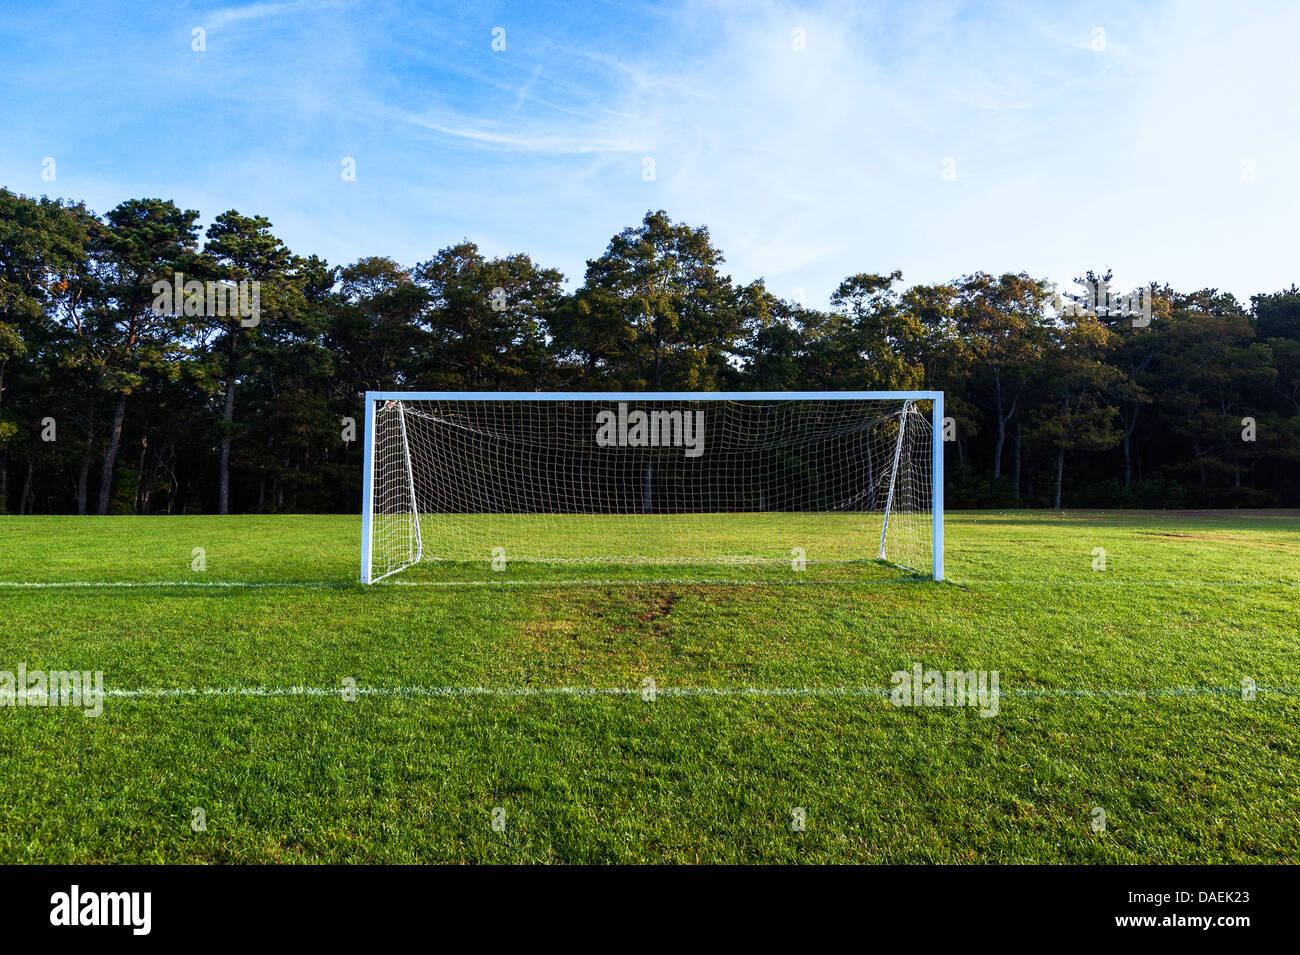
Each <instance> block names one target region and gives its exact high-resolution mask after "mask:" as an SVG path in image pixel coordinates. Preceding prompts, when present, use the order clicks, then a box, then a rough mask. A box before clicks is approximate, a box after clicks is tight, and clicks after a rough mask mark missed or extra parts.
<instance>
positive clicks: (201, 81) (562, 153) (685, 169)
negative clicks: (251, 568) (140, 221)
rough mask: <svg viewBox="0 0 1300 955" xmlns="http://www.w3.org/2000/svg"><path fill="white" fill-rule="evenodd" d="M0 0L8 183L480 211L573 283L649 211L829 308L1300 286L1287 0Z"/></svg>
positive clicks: (475, 226)
mask: <svg viewBox="0 0 1300 955" xmlns="http://www.w3.org/2000/svg"><path fill="white" fill-rule="evenodd" d="M0 11H2V15H0V84H2V85H3V90H4V95H3V96H0V130H2V131H3V135H2V136H0V185H4V186H7V187H8V188H10V189H13V190H16V191H19V192H23V193H26V194H29V195H37V194H48V195H57V196H63V197H69V198H77V199H84V200H86V201H87V202H88V203H89V204H90V206H91V207H92V208H94V209H96V210H98V211H101V212H104V211H107V210H108V209H110V208H111V207H112V206H114V205H116V204H117V203H118V202H121V201H122V200H124V199H127V198H131V197H141V196H161V197H164V198H169V199H174V200H175V201H176V202H177V203H178V204H180V205H182V206H184V207H187V208H195V209H198V210H199V211H200V212H201V213H202V214H203V218H204V221H205V222H208V221H210V220H211V219H212V217H213V216H214V215H216V214H217V213H219V212H221V211H224V210H226V209H231V208H234V209H238V210H239V211H241V212H243V213H246V214H253V213H258V214H262V215H265V216H267V217H268V218H269V219H270V220H271V221H272V222H273V223H274V225H275V229H276V232H277V234H279V235H280V236H282V237H283V238H284V239H285V240H286V241H287V242H288V243H289V245H290V247H291V248H292V249H293V250H294V251H296V252H300V253H303V254H306V253H309V252H316V253H319V254H321V255H323V256H325V257H326V258H327V259H329V260H330V261H331V262H333V263H346V262H349V261H353V260H355V259H356V258H358V257H360V256H363V255H388V256H391V257H392V258H395V259H397V260H398V261H400V262H403V263H405V264H408V265H413V264H415V263H416V262H418V261H421V260H423V259H426V258H428V257H429V256H430V255H432V254H433V253H434V252H435V251H436V250H437V249H439V248H442V247H444V246H446V245H449V244H451V243H453V242H456V241H459V240H460V239H462V238H469V239H472V240H474V241H476V242H477V243H479V245H480V247H481V248H482V249H483V250H484V251H485V252H486V253H488V254H493V255H497V254H507V253H510V252H515V251H525V252H528V253H529V254H530V255H532V256H533V257H534V259H536V260H537V261H539V262H541V263H542V264H545V265H548V266H554V267H556V268H559V269H561V270H562V271H563V272H564V273H565V274H566V276H567V277H568V278H569V279H570V281H571V282H580V281H581V278H582V274H583V271H584V268H585V260H586V259H588V258H591V257H595V256H597V255H599V254H600V253H601V251H603V249H604V247H605V246H606V244H607V243H608V241H609V238H610V237H611V236H612V235H613V234H614V233H616V232H617V231H619V230H620V229H622V228H624V227H626V226H629V225H634V224H636V223H637V222H639V221H640V219H641V217H642V215H643V214H644V213H645V211H646V210H647V209H657V208H663V209H666V210H668V212H669V213H670V214H671V215H672V216H673V218H674V219H677V220H680V221H685V222H688V223H690V224H692V225H707V226H709V228H710V231H711V233H712V235H713V237H714V240H715V242H716V244H717V245H718V246H719V247H720V248H721V249H722V250H723V252H724V253H725V255H726V258H727V270H728V271H729V272H730V273H731V274H732V275H733V276H734V277H735V278H736V279H737V280H739V281H750V280H752V279H754V278H757V277H759V276H763V277H765V278H766V280H767V283H768V285H769V287H770V288H771V289H772V290H773V291H775V292H777V293H778V294H781V295H783V296H787V297H792V298H801V299H802V300H804V301H805V302H807V304H809V305H814V306H824V305H825V304H826V299H827V297H828V296H829V294H830V292H831V291H832V290H833V289H834V287H835V286H836V285H837V284H838V282H839V281H840V280H841V279H842V278H843V277H845V276H846V275H849V274H852V273H855V272H862V271H877V272H887V271H890V270H893V269H901V270H902V271H903V274H904V279H905V280H906V281H907V282H909V283H910V282H921V281H939V280H944V279H949V278H953V277H956V276H958V275H960V274H963V273H966V272H970V271H974V270H977V269H984V270H987V271H1001V270H1008V269H1009V270H1017V271H1018V270H1022V269H1023V270H1026V271H1028V272H1030V273H1031V274H1034V275H1039V276H1044V277H1048V278H1051V279H1053V280H1056V281H1058V282H1068V281H1069V279H1070V278H1072V277H1073V276H1075V275H1078V274H1081V273H1082V272H1083V271H1084V270H1086V269H1088V268H1106V267H1110V268H1113V269H1114V270H1115V273H1116V278H1117V280H1119V281H1120V282H1121V283H1137V282H1142V281H1149V280H1160V281H1169V282H1171V283H1173V284H1174V285H1175V286H1179V287H1187V288H1200V287H1203V286H1206V285H1210V286H1217V287H1219V288H1224V289H1227V290H1230V291H1233V292H1235V293H1237V294H1238V295H1240V296H1243V297H1245V296H1248V295H1249V294H1251V293H1252V292H1260V291H1268V290H1275V289H1278V288H1282V287H1286V286H1289V285H1290V284H1291V283H1292V282H1300V267H1298V261H1297V256H1296V248H1297V242H1296V238H1295V236H1296V226H1297V213H1300V185H1298V183H1297V171H1300V65H1298V64H1297V58H1296V53H1295V50H1294V43H1295V37H1296V36H1297V35H1300V4H1293V3H1277V4H1268V3H1253V2H1241V3H1215V4H1198V3H1193V2H1171V3H1143V2H1127V3H1117V4H1087V3H1068V2H1061V3H1050V2H1049V3H1041V4H1013V3H1005V4H992V3H942V2H936V3H926V4H916V5H912V4H901V3H882V4H869V3H825V4H793V3H791V4H786V3H765V2H761V0H757V2H747V3H746V2H738V3H692V4H676V3H667V4H643V3H635V2H617V3H614V2H607V3H590V4H579V3H547V2H534V3H520V4H492V3H485V4H471V3H448V4H434V3H362V2H350V0H337V2H331V0H286V2H267V3H253V4H220V3H213V4H192V3H187V2H176V3H156V4H150V3H131V4H121V5H114V4H98V5H97V4H85V3H66V4H63V3H43V4H31V3H29V2H26V0H24V2H12V0H4V2H3V3H0ZM196 28H202V29H203V30H204V31H205V39H206V50H205V51H202V52H196V51H194V50H193V49H192V48H191V47H192V43H193V31H194V30H195V29H196ZM496 28H502V29H504V31H505V33H504V38H505V49H504V50H497V51H494V50H493V48H492V43H493V31H494V30H495V29H496ZM1099 31H1100V32H1099ZM800 38H802V44H801V43H800V42H799V41H800ZM801 45H802V47H803V48H802V49H798V47H799V46H801ZM47 157H52V158H53V159H54V161H55V167H54V168H55V174H56V177H57V178H56V179H55V181H53V182H47V181H43V180H42V178H41V174H42V162H43V161H44V160H45V159H46V158H47ZM344 157H352V158H354V159H355V161H356V181H355V182H347V181H344V179H343V177H342V175H341V171H342V162H343V159H344ZM647 157H649V158H652V159H653V160H654V167H655V177H654V179H653V181H646V180H645V179H644V178H643V169H644V168H645V160H646V158H647Z"/></svg>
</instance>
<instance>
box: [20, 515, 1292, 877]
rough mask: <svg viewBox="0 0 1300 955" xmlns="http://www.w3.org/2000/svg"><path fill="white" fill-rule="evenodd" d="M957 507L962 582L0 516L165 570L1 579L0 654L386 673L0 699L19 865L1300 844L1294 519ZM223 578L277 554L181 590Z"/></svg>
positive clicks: (155, 665)
mask: <svg viewBox="0 0 1300 955" xmlns="http://www.w3.org/2000/svg"><path fill="white" fill-rule="evenodd" d="M947 528H948V552H947V570H948V575H949V577H950V581H949V582H947V583H945V584H934V583H932V582H928V581H918V580H909V579H906V578H902V577H900V576H899V575H897V574H895V573H893V572H890V571H888V570H886V569H884V568H881V567H878V566H876V565H872V564H860V565H844V564H833V565H817V564H813V565H810V568H809V570H808V571H807V572H805V573H804V574H795V573H794V572H793V571H790V570H787V569H784V568H782V567H780V566H779V565H778V566H770V565H768V566H759V567H732V566H728V567H724V568H718V567H714V566H698V565H692V566H681V567H678V566H660V565H654V566H651V567H639V568H627V567H618V566H598V567H592V566H587V565H574V566H568V565H565V566H561V567H555V566H549V567H548V566H536V565H532V566H528V565H522V564H512V565H511V566H510V567H509V569H508V570H507V571H506V572H504V573H502V574H493V573H492V572H490V571H488V570H486V569H485V568H482V567H475V566H464V565H456V566H450V567H448V566H445V565H443V566H426V565H421V566H420V567H418V568H414V569H412V571H409V572H407V573H405V574H402V575H399V576H398V577H397V578H395V579H396V580H399V581H401V580H407V581H411V582H418V583H424V584H428V585H430V586H414V587H413V586H404V585H400V584H399V585H383V584H381V585H378V586H376V587H372V588H362V587H360V586H358V585H355V584H353V583H352V581H353V580H354V578H355V577H356V573H357V566H356V565H357V554H358V550H359V541H360V530H359V521H358V520H357V519H356V518H344V517H238V518H216V517H192V518H71V517H69V518H4V519H0V581H5V582H8V583H11V584H12V583H18V582H45V583H55V584H57V583H60V582H64V583H66V582H83V583H91V582H96V581H99V582H120V583H125V582H134V583H143V582H150V583H153V582H162V581H171V582H174V584H176V585H175V586H150V587H61V586H56V587H44V588H20V587H12V586H5V587H0V611H2V612H0V670H5V669H8V670H13V669H16V667H17V664H18V663H20V662H22V663H25V664H26V666H27V667H28V668H29V669H44V670H56V669H78V670H102V671H103V672H104V681H105V685H106V687H107V688H108V689H109V690H119V691H120V690H166V689H175V688H197V689H204V688H223V689H224V688H259V687H260V688H267V689H274V688H280V689H287V688H291V687H315V688H336V687H341V686H342V685H343V681H344V680H345V679H347V678H350V679H352V680H355V681H356V684H358V685H359V686H361V687H363V688H378V689H387V690H394V691H396V692H392V693H383V694H373V695H367V694H363V695H361V696H360V697H358V698H357V699H356V700H353V701H347V700H344V699H342V698H341V697H338V696H317V695H305V694H298V695H280V696H249V695H222V696H178V697H138V696H133V697H120V696H113V697H110V698H109V699H108V700H107V701H106V702H105V708H104V713H103V715H102V716H101V717H99V718H97V719H87V718H85V717H83V716H82V715H81V714H80V712H79V711H77V710H74V709H66V708H61V709H35V708H24V709H14V708H9V707H4V708H0V862H300V861H301V862H341V861H354V862H361V861H391V862H417V861H429V862H435V861H437V862H441V861H453V862H459V861H482V862H509V861H560V862H610V861H627V862H632V861H648V862H657V861H668V862H697V861H698V862H728V861H788V862H794V861H819V862H930V861H938V862H968V861H972V862H973V861H985V862H1120V863H1131V862H1278V861H1286V862H1298V861H1300V734H1297V732H1296V729H1295V728H1296V726H1297V725H1300V634H1298V633H1297V620H1300V613H1297V605H1298V603H1300V513H1296V512H1276V511H1275V512H1249V511H1241V512H1213V513H1186V514H1179V513H1157V514H1148V513H1137V512H1098V513H1082V512H1071V513H1066V514H1047V513H1031V512H1011V513H990V512H983V513H969V514H956V515H951V516H950V517H949V519H948V522H947ZM826 543H827V544H832V543H834V542H832V541H828V542H826ZM195 547H202V548H204V551H205V554H206V561H207V569H206V570H205V571H202V572H196V571H192V570H191V569H190V565H191V561H192V560H193V556H192V552H193V549H194V548H195ZM817 547H818V542H816V541H814V542H813V544H812V545H811V546H809V548H808V549H809V557H810V558H813V559H815V557H816V553H817ZM1097 547H1102V548H1105V551H1106V567H1107V569H1106V571H1105V572H1095V571H1093V570H1092V569H1091V565H1092V563H1093V560H1094V556H1093V549H1094V548H1097ZM467 576H477V577H478V578H480V582H479V583H477V584H471V585H469V586H463V585H455V581H458V580H460V581H463V580H464V579H465V578H466V577H467ZM647 576H648V577H651V578H653V579H654V580H656V581H660V582H658V583H650V584H646V583H635V582H633V580H634V578H637V577H640V578H642V579H645V578H646V577H647ZM700 581H709V582H704V583H701V582H700ZM724 581H725V582H724ZM215 582H239V583H244V584H248V583H259V584H270V585H272V586H259V587H248V586H237V587H207V586H204V587H194V586H188V585H190V584H194V583H204V584H210V583H215ZM299 585H306V586H299ZM918 661H919V662H921V663H923V664H924V665H925V666H926V667H927V668H936V669H941V670H949V669H959V670H969V669H976V670H997V671H998V672H999V675H1000V683H1001V688H1002V690H1003V691H1004V693H1006V694H1007V696H1006V697H1005V698H1004V699H1003V700H1002V701H1001V709H1000V712H999V713H998V715H997V716H995V717H993V718H990V719H985V718H981V717H980V716H979V715H978V713H977V712H976V711H974V710H972V709H958V708H918V709H900V708H895V707H894V706H892V705H891V704H890V703H889V701H888V699H887V697H885V696H884V695H882V694H881V693H878V692H874V691H881V690H885V689H887V688H888V687H889V685H890V674H891V673H892V672H893V671H895V670H901V669H910V668H911V666H912V664H913V663H914V662H918ZM1245 677H1249V678H1251V679H1253V680H1254V681H1255V682H1256V683H1257V684H1258V686H1259V687H1260V688H1261V690H1260V692H1259V694H1258V697H1257V699H1255V700H1254V701H1250V702H1248V701H1245V700H1243V699H1241V695H1240V687H1241V685H1242V679H1243V678H1245ZM646 678H650V679H652V680H653V681H654V682H655V684H656V686H657V687H658V688H659V689H660V690H661V693H660V695H659V696H658V697H657V699H655V700H654V701H653V702H647V701H644V700H642V698H641V696H640V694H639V693H638V692H637V690H638V688H639V687H641V685H642V681H643V680H645V679H646ZM470 688H481V689H482V690H483V691H485V692H482V693H478V694H476V695H474V694H467V693H466V691H467V690H468V689H470ZM566 688H569V689H576V690H608V691H614V690H620V691H626V692H618V693H614V692H610V693H601V694H596V695H578V694H575V693H561V692H557V691H561V690H564V689H566ZM746 688H748V689H754V690H764V691H777V690H800V691H803V690H813V691H820V692H819V693H812V694H803V695H757V694H752V693H751V694H746V693H744V692H737V691H744V690H745V689H746ZM854 688H864V689H863V690H862V691H860V692H859V691H855V690H854ZM495 690H510V691H511V693H510V694H503V693H494V692H491V691H495ZM682 690H685V691H688V692H686V693H681V692H680V691H682ZM707 690H714V691H718V692H717V693H716V694H713V695H709V694H707V693H701V692H699V691H707ZM1144 691H1145V693H1146V695H1145V696H1144V695H1141V694H1142V693H1143V692H1144ZM1097 806H1100V807H1102V808H1104V810H1105V813H1106V823H1107V825H1106V830H1105V831H1104V832H1100V833H1098V832H1094V831H1093V830H1092V828H1091V823H1092V821H1093V815H1092V814H1093V809H1094V807H1097ZM194 807H202V808H203V809H204V810H205V811H206V815H207V831H206V832H199V833H196V832H193V831H192V830H191V828H190V821H191V813H192V810H193V809H194ZM495 807H501V808H503V809H504V810H505V813H506V828H505V831H504V832H498V831H494V829H493V828H492V825H491V822H492V811H493V809H494V808H495ZM795 807H801V808H803V809H804V810H805V811H806V816H807V828H806V830H805V831H802V832H796V831H793V830H792V829H791V825H790V820H791V810H792V809H793V808H795Z"/></svg>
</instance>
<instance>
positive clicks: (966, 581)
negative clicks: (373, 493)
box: [0, 577, 1300, 590]
mask: <svg viewBox="0 0 1300 955" xmlns="http://www.w3.org/2000/svg"><path fill="white" fill-rule="evenodd" d="M930 583H932V581H931V580H929V579H928V578H918V577H900V578H897V579H894V580H752V579H751V580H746V579H744V578H736V579H732V578H727V577H660V578H646V579H637V578H600V579H590V580H508V579H507V580H385V581H380V582H377V583H375V584H373V585H371V586H370V587H367V588H365V589H367V590H370V589H375V590H379V589H383V588H391V587H399V588H418V587H432V588H443V589H448V590H458V589H474V588H506V589H509V588H515V587H517V588H521V589H529V588H540V589H549V588H556V589H560V588H565V587H619V586H631V587H664V586H699V587H896V586H899V585H917V584H930ZM947 583H949V584H952V585H955V586H962V587H970V586H988V585H996V586H1004V585H1014V586H1032V587H1075V586H1079V587H1096V586H1108V587H1226V588H1246V589H1250V588H1269V587H1300V581H1294V580H1115V579H1110V580H1106V579H1097V580H1092V579H1086V578H1085V579H1071V578H1065V579H1061V580H1051V579H1044V578H980V577H950V578H949V579H948V581H947ZM169 588H181V589H218V590H220V589H229V590H239V589H249V590H274V589H284V590H292V589H297V588H318V589H324V590H353V589H357V590H359V589H362V588H361V585H360V584H356V583H340V582H338V581H329V580H297V581H276V580H265V581H257V580H32V581H27V580H2V581H0V590H150V589H154V590H157V589H169Z"/></svg>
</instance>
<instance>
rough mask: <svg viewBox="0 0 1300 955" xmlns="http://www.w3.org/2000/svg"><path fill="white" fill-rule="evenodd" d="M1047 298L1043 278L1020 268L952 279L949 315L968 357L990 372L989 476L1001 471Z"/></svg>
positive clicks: (1037, 353)
mask: <svg viewBox="0 0 1300 955" xmlns="http://www.w3.org/2000/svg"><path fill="white" fill-rule="evenodd" d="M1047 298H1048V289H1047V285H1046V283H1045V282H1043V281H1040V280H1038V279H1032V278H1030V277H1029V276H1028V275H1026V274H1024V273H1023V272H1022V273H1020V274H1019V275H1012V274H1010V273H1008V274H1004V275H1002V276H1000V277H996V278H995V277H994V276H992V275H989V274H987V273H984V272H976V273H974V274H972V275H967V276H965V277H963V278H962V279H960V280H959V281H958V283H957V302H956V305H955V312H954V319H955V325H956V329H957V332H958V334H960V335H961V336H962V337H963V338H965V340H966V343H967V346H968V347H969V349H970V354H971V358H972V360H973V361H974V362H975V363H976V364H977V365H978V366H980V367H982V368H983V369H984V371H985V373H986V374H987V375H988V376H989V379H990V381H991V383H992V387H993V408H992V411H993V418H994V424H995V426H996V429H997V431H996V437H995V441H994V447H993V477H994V479H997V478H999V477H1001V475H1002V449H1003V446H1004V445H1005V444H1006V438H1007V425H1008V424H1009V423H1010V422H1011V421H1012V420H1013V419H1014V418H1015V416H1016V411H1017V410H1018V408H1019V406H1020V398H1021V395H1022V394H1023V393H1024V391H1025V388H1026V387H1027V385H1028V384H1029V382H1030V381H1031V380H1032V378H1033V376H1034V374H1035V372H1036V371H1037V369H1038V366H1039V363H1040V361H1041V359H1042V355H1043V347H1044V334H1045V328H1046V323H1047V317H1046V313H1045V309H1044V306H1045V304H1046V302H1047Z"/></svg>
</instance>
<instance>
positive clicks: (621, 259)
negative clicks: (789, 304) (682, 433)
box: [564, 210, 757, 391]
mask: <svg viewBox="0 0 1300 955" xmlns="http://www.w3.org/2000/svg"><path fill="white" fill-rule="evenodd" d="M722 261H723V258H722V253H721V252H719V251H718V250H717V249H715V248H714V247H713V244H712V242H711V240H710V238H709V230H708V229H707V228H703V227H701V228H691V227H690V226H688V225H683V224H674V223H673V222H672V221H671V220H670V219H669V218H668V214H667V213H666V212H664V211H663V210H659V211H658V212H647V213H646V216H645V219H644V220H643V221H642V223H641V225H640V226H639V227H636V228H629V229H624V230H623V231H622V232H620V233H619V234H618V235H616V236H614V238H613V239H611V240H610V243H609V247H608V248H607V249H606V250H605V254H604V255H602V256H601V257H600V258H598V259H591V260H589V261H588V262H587V275H586V281H585V283H584V286H583V289H582V291H580V293H579V296H580V303H579V305H580V307H579V308H577V309H576V310H575V311H574V313H573V315H572V316H571V317H572V319H573V321H574V323H575V324H574V325H571V326H570V327H568V328H567V329H565V330H564V337H565V339H566V341H567V342H570V343H572V344H573V345H574V346H578V347H582V346H591V345H593V344H595V345H598V346H599V347H600V349H601V350H600V351H599V352H590V351H588V352H585V353H583V352H578V353H576V355H575V357H576V359H577V361H578V362H579V363H581V364H583V365H585V366H587V367H594V366H595V365H596V364H601V365H603V366H604V369H605V371H606V373H607V374H608V375H609V376H610V378H611V379H613V381H615V382H617V383H618V385H619V386H620V387H623V388H627V389H629V390H637V389H642V388H650V389H651V390H656V391H658V390H663V389H665V388H671V389H680V390H684V391H709V390H718V389H721V388H723V387H725V386H726V385H727V383H728V382H734V381H735V380H736V379H737V378H738V369H739V365H740V362H741V361H742V360H743V358H742V352H743V348H744V341H745V338H746V324H747V322H749V321H753V320H755V319H756V317H757V316H756V315H754V313H753V312H747V311H746V310H745V309H743V308H742V307H741V304H742V303H741V299H740V297H739V296H738V294H737V291H736V289H735V288H734V286H733V285H732V282H731V279H730V277H729V276H726V275H723V274H722V273H721V272H720V271H719V267H720V266H721V265H722ZM606 349H607V350H606Z"/></svg>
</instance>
